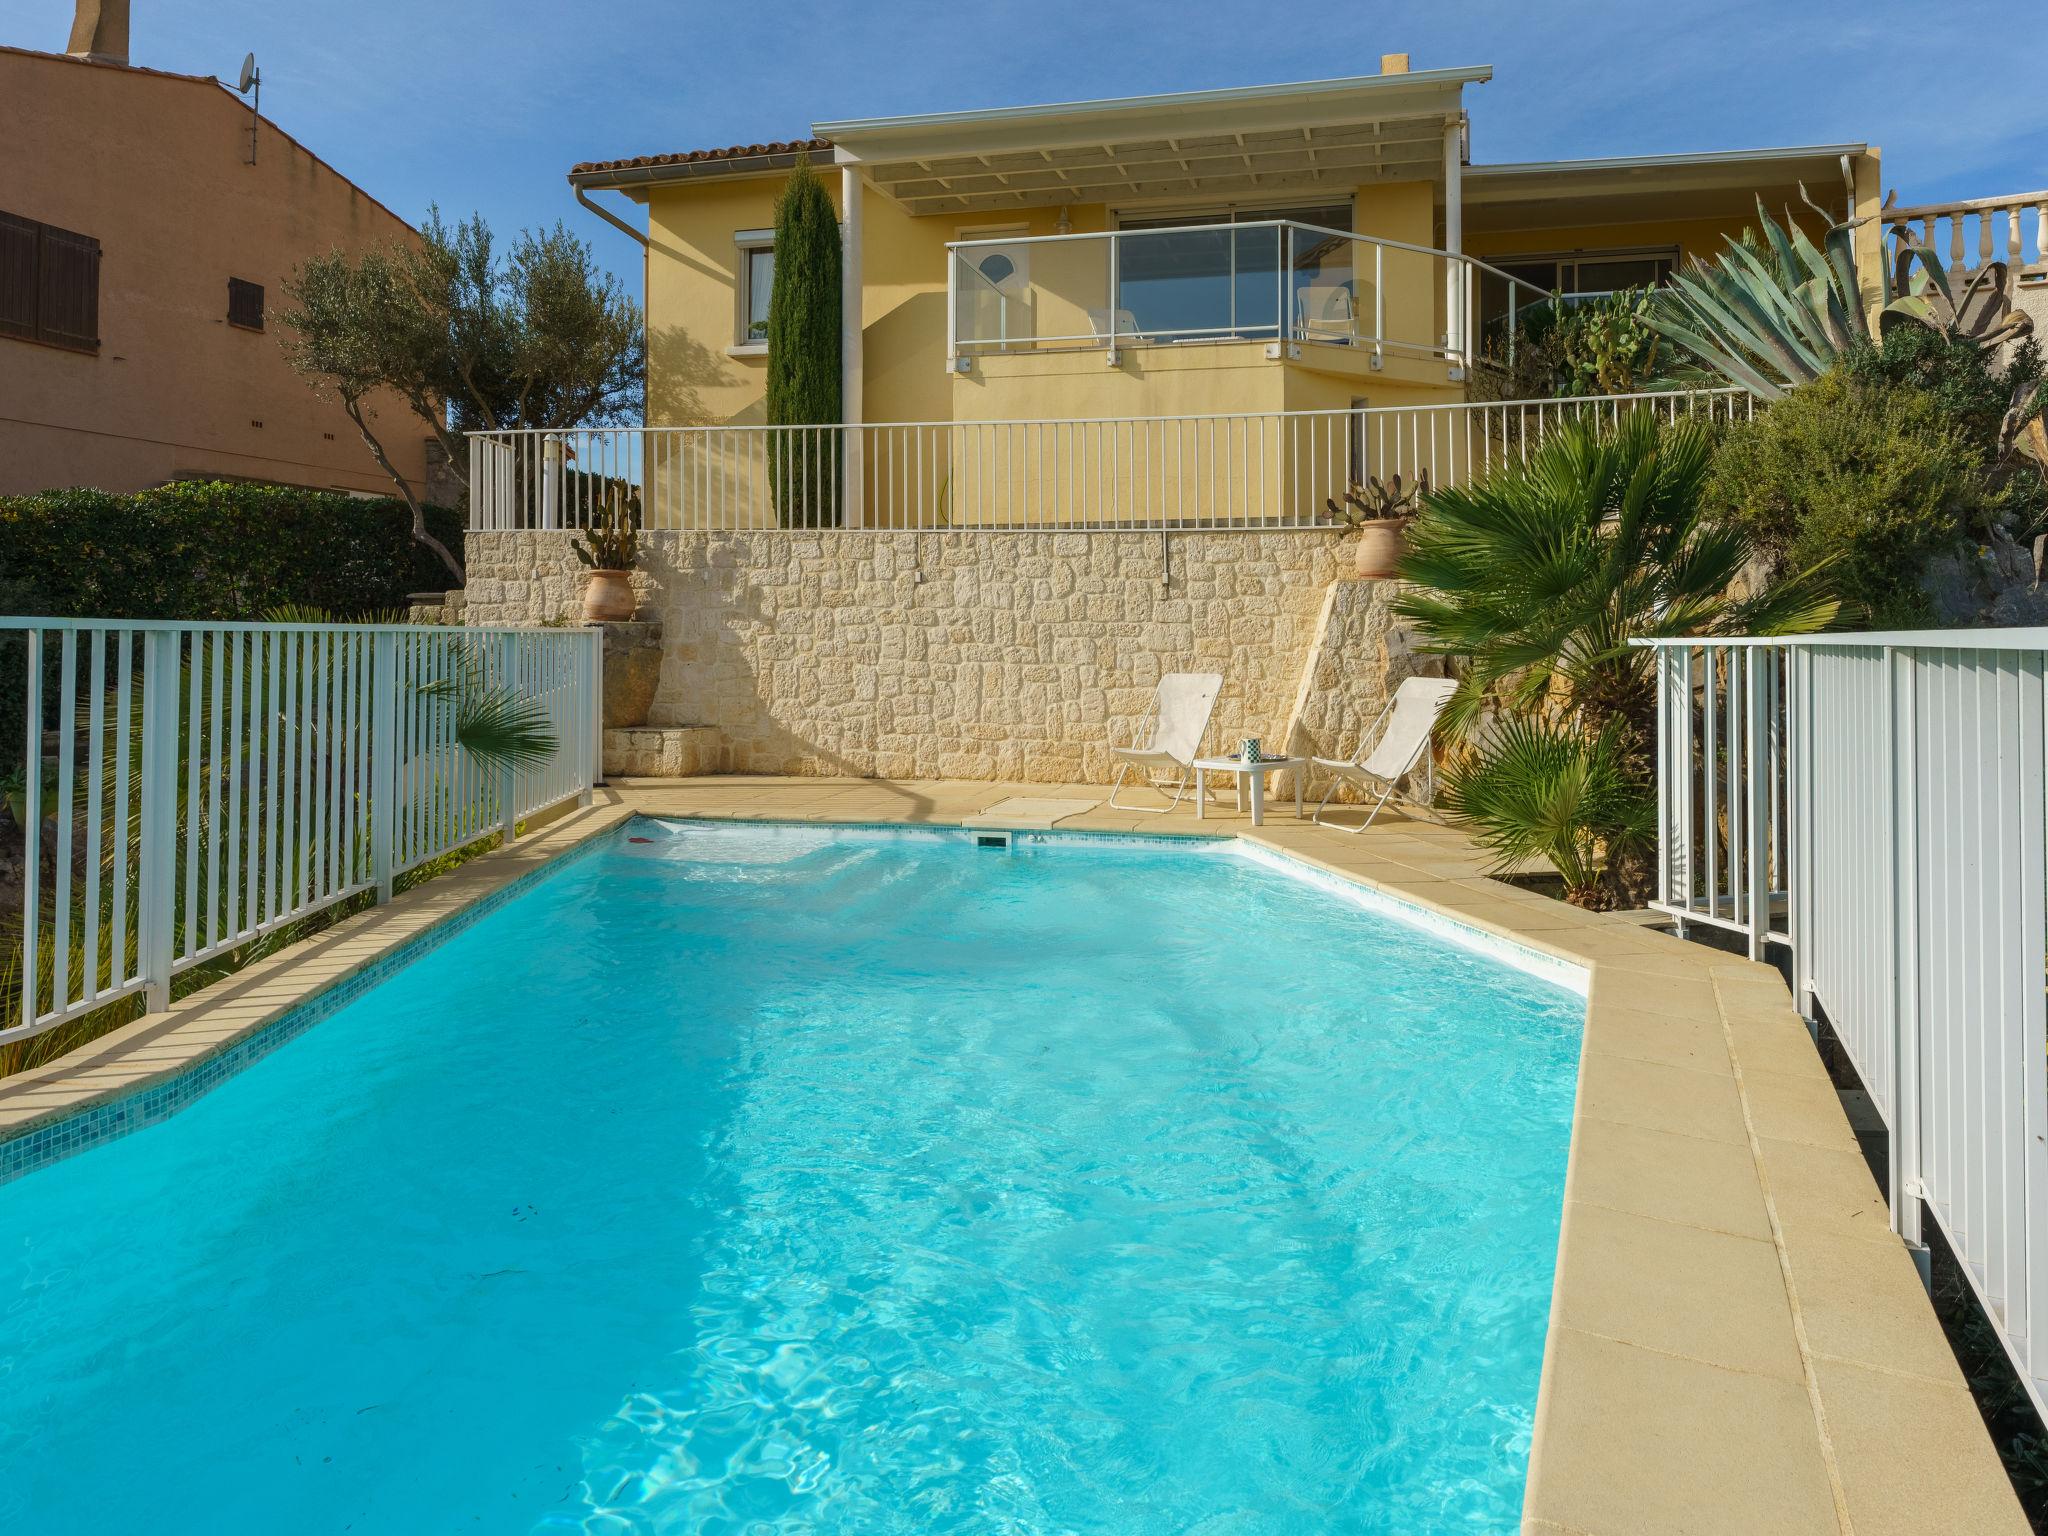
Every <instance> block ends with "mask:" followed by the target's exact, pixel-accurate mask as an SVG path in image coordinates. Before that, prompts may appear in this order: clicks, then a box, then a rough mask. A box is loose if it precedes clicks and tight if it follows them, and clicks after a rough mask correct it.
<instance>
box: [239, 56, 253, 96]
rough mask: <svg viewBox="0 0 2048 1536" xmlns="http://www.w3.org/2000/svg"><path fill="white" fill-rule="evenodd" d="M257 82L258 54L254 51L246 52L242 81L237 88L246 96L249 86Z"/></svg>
mask: <svg viewBox="0 0 2048 1536" xmlns="http://www.w3.org/2000/svg"><path fill="white" fill-rule="evenodd" d="M255 83H256V55H255V54H253V53H245V54H243V55H242V83H241V84H240V85H238V86H236V87H235V89H236V90H238V91H240V92H241V93H242V94H243V95H245V96H246V95H248V93H249V87H250V86H252V85H254V84H255Z"/></svg>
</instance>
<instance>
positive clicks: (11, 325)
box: [0, 213, 42, 337]
mask: <svg viewBox="0 0 2048 1536" xmlns="http://www.w3.org/2000/svg"><path fill="white" fill-rule="evenodd" d="M41 233H42V225H40V224H38V223H36V222H35V220H33V219H23V218H17V217H16V216H15V215H13V214H11V213H0V335H5V336H31V337H32V336H34V335H35V333H36V245H37V242H38V239H39V237H40V236H41Z"/></svg>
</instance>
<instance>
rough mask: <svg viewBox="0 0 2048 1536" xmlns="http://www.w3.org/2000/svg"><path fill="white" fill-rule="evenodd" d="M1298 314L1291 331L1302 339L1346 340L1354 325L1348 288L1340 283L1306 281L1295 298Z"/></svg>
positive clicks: (1355, 327)
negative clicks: (1307, 282)
mask: <svg viewBox="0 0 2048 1536" xmlns="http://www.w3.org/2000/svg"><path fill="white" fill-rule="evenodd" d="M1295 303H1296V305H1297V306H1298V308H1299V310H1300V313H1299V315H1298V316H1297V320H1298V324H1297V326H1296V328H1295V334H1296V335H1298V336H1300V337H1301V339H1302V340H1303V341H1350V340H1352V339H1353V337H1355V336H1356V335H1357V332H1358V324H1357V319H1356V316H1355V314H1354V312H1353V310H1352V307H1351V290H1350V289H1349V288H1348V287H1346V286H1345V285H1344V284H1342V283H1310V284H1308V285H1307V286H1305V287H1303V288H1302V289H1301V290H1300V292H1299V293H1298V294H1297V295H1296V297H1295Z"/></svg>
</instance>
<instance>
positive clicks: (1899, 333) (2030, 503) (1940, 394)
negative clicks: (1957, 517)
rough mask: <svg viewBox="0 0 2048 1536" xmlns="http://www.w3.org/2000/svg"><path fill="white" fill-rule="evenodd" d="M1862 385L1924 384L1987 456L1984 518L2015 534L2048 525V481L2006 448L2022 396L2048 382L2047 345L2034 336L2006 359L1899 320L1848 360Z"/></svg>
mask: <svg viewBox="0 0 2048 1536" xmlns="http://www.w3.org/2000/svg"><path fill="white" fill-rule="evenodd" d="M1843 367H1844V371H1845V372H1846V373H1847V374H1848V375H1849V377H1850V378H1852V379H1854V380H1856V381H1857V382H1858V383H1859V384H1869V385H1878V386H1883V385H1894V386H1899V387H1904V388H1912V389H1917V390H1919V391H1921V392H1922V393H1924V394H1925V395H1927V396H1928V398H1930V399H1931V400H1933V402H1934V403H1935V405H1936V407H1937V408H1939V410H1940V412H1941V414H1942V417H1943V419H1945V420H1946V421H1948V422H1950V423H1951V424H1952V425H1954V426H1955V427H1956V428H1958V429H1959V430H1960V431H1961V432H1962V434H1963V436H1964V437H1965V438H1966V439H1967V440H1968V441H1969V443H1970V444H1971V446H1973V447H1974V448H1976V449H1977V450H1978V452H1979V453H1980V454H1982V455H1983V459H1984V463H1985V466H1986V472H1987V474H1988V475H1989V477H1990V485H1989V490H1990V492H1991V495H1992V499H1991V502H1990V504H1989V505H1988V506H1987V508H1986V511H1985V514H1984V515H1985V517H1986V518H1987V519H1988V520H1989V521H1991V522H1994V523H1996V524H1997V525H1998V526H2000V527H2001V528H2003V529H2004V531H2005V532H2006V533H2007V534H2008V535H2009V536H2010V537H2012V538H2013V539H2015V540H2024V539H2026V538H2028V537H2030V536H2032V535H2033V534H2036V533H2039V532H2041V531H2042V529H2043V528H2044V527H2048V481H2044V480H2043V477H2042V474H2041V471H2040V470H2039V469H2038V468H2037V467H2035V466H2034V465H2033V464H2031V463H2029V462H2027V461H2025V460H2023V459H2021V458H2018V457H2016V456H2012V455H2009V454H2008V455H2007V457H2006V458H2005V460H2004V461H2003V462H2001V461H2000V454H2001V452H2002V451H2003V450H2004V449H2005V448H2006V446H2007V445H2006V444H2004V443H2003V442H2002V441H2001V438H2000V429H2001V427H2002V426H2003V425H2004V423H2005V418H2006V412H2007V411H2008V410H2009V409H2010V408H2011V407H2012V406H2013V404H2014V403H2015V402H2016V401H2019V400H2021V399H2024V398H2027V397H2029V396H2035V395H2038V394H2039V393H2040V392H2041V390H2042V389H2043V387H2044V385H2048V364H2044V363H2043V361H2042V357H2041V345H2040V343H2039V342H2038V341H2037V340H2034V339H2033V338H2029V339H2027V340H2026V341H2023V342H2021V343H2020V344H2019V345H2018V346H2017V347H2014V348H2012V349H2011V350H2010V352H2009V354H2008V355H2007V359H2006V360H2005V361H2003V362H2001V361H2000V351H1999V349H1996V348H1986V347H1982V346H1979V345H1978V344H1977V343H1976V342H1974V341H1971V340H1969V339H1967V338H1965V337H1959V336H1946V335H1943V334H1942V333H1940V332H1938V331H1933V330H1930V329H1928V328H1927V327H1926V326H1924V325H1897V326H1893V327H1892V328H1891V330H1889V331H1888V332H1886V334H1885V337H1884V340H1883V341H1882V342H1881V343H1880V344H1879V345H1877V346H1875V347H1862V348H1858V349H1857V350H1856V351H1855V352H1853V353H1851V354H1850V356H1849V358H1848V360H1847V361H1846V362H1845V363H1844V365H1843Z"/></svg>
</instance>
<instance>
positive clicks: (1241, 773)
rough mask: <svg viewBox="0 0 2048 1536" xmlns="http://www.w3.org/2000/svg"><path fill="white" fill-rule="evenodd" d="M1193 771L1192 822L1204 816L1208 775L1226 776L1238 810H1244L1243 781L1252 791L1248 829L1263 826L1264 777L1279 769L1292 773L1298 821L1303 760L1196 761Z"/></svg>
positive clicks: (1303, 782) (1305, 764)
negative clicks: (1233, 782)
mask: <svg viewBox="0 0 2048 1536" xmlns="http://www.w3.org/2000/svg"><path fill="white" fill-rule="evenodd" d="M1193 767H1194V770H1195V819H1196V820H1197V821H1200V820H1203V819H1205V818H1206V817H1207V815H1208V810H1207V805H1206V802H1207V798H1208V797H1207V795H1206V793H1205V787H1206V783H1207V778H1208V775H1210V774H1212V773H1227V774H1230V775H1231V776H1232V777H1233V778H1234V779H1235V780H1236V789H1237V805H1238V809H1239V810H1242V809H1244V787H1245V783H1246V781H1247V780H1249V781H1250V783H1251V787H1252V825H1253V826H1255V827H1263V826H1264V825H1265V824H1266V775H1267V774H1269V773H1277V772H1279V771H1280V770H1282V769H1286V768H1292V769H1293V770H1294V819H1295V820H1297V821H1299V820H1300V819H1301V810H1302V795H1303V792H1304V791H1305V790H1306V788H1307V787H1308V774H1307V773H1306V772H1305V771H1304V770H1306V769H1307V767H1308V759H1307V758H1305V757H1262V758H1260V759H1259V760H1258V761H1257V762H1256V763H1247V762H1246V761H1245V760H1244V759H1243V758H1239V757H1198V758H1196V759H1195V761H1194V763H1193Z"/></svg>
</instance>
